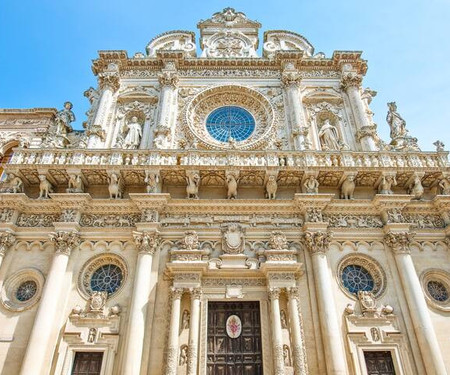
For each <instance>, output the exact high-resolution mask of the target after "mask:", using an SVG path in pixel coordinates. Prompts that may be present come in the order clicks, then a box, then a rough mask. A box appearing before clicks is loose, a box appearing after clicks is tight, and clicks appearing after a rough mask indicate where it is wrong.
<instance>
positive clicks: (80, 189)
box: [66, 173, 84, 193]
mask: <svg viewBox="0 0 450 375" xmlns="http://www.w3.org/2000/svg"><path fill="white" fill-rule="evenodd" d="M66 193H84V183H83V180H82V178H81V174H78V175H77V174H74V173H73V174H71V175H70V176H69V186H68V188H67V189H66Z"/></svg>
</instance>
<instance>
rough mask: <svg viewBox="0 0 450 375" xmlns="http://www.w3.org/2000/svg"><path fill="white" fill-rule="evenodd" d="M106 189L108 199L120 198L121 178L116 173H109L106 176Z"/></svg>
mask: <svg viewBox="0 0 450 375" xmlns="http://www.w3.org/2000/svg"><path fill="white" fill-rule="evenodd" d="M108 182H109V186H108V191H109V198H110V199H120V198H122V193H123V192H122V179H121V177H120V176H119V175H118V174H117V173H111V174H110V175H109V176H108Z"/></svg>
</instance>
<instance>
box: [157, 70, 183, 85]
mask: <svg viewBox="0 0 450 375" xmlns="http://www.w3.org/2000/svg"><path fill="white" fill-rule="evenodd" d="M179 80H180V78H179V76H178V73H177V72H175V71H168V70H166V71H164V72H162V73H160V74H159V75H158V81H159V84H160V85H161V87H164V86H168V87H171V88H172V89H176V88H177V86H178V81H179Z"/></svg>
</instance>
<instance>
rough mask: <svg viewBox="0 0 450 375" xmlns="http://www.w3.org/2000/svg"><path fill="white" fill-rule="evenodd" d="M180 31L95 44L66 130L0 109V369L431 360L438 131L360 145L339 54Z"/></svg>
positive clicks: (359, 73)
mask: <svg viewBox="0 0 450 375" xmlns="http://www.w3.org/2000/svg"><path fill="white" fill-rule="evenodd" d="M198 28H199V30H200V39H199V41H198V42H196V35H195V33H193V32H191V31H171V32H167V33H164V34H161V35H159V36H157V37H155V38H153V39H152V40H151V41H150V42H149V43H148V45H147V47H146V53H145V54H144V53H137V54H135V55H134V56H133V57H129V56H128V54H127V52H126V51H122V50H114V51H100V52H99V56H98V58H97V59H95V60H94V61H93V66H92V69H93V72H94V74H95V75H96V76H97V78H98V87H96V88H89V89H88V90H86V92H85V93H84V95H85V96H86V97H87V98H88V100H89V103H90V106H91V107H90V109H89V111H88V112H87V113H86V119H85V120H83V121H82V122H83V125H84V128H85V129H84V131H78V130H73V128H72V125H73V122H74V120H75V117H74V115H73V112H72V111H73V109H72V105H71V104H70V102H66V103H65V105H64V109H62V110H60V111H57V110H56V109H49V108H47V109H42V108H41V109H40V108H34V109H25V110H11V109H1V110H0V152H1V153H2V154H3V155H7V156H8V158H9V160H7V161H5V163H4V164H3V165H2V167H3V168H4V172H3V173H4V176H3V178H2V180H1V182H0V184H1V186H0V288H1V291H0V298H1V301H0V302H1V304H0V327H1V328H0V348H1V350H0V373H5V374H11V375H15V374H21V375H29V374H34V373H36V374H38V373H39V374H41V373H50V374H57V375H69V374H72V369H73V367H74V366H75V365H76V363H77V361H78V359H77V358H78V357H79V354H78V353H94V354H95V353H98V352H101V353H102V367H101V371H100V372H98V373H99V374H102V375H103V374H104V375H112V374H123V375H144V374H145V375H147V374H149V375H150V374H151V375H165V374H173V375H181V374H183V375H184V374H189V375H194V374H201V375H205V374H217V373H225V372H224V368H225V362H227V363H228V364H230V363H231V366H229V367H228V368H229V369H230V368H231V370H229V371H236V372H231V373H239V372H238V370H234V369H238V368H242V369H243V370H242V372H245V373H251V374H262V373H264V374H277V375H281V374H283V375H284V374H295V375H305V374H311V375H316V374H317V375H319V374H320V375H321V374H342V375H344V374H366V373H368V372H367V363H366V358H369V357H368V356H370V355H373V353H375V354H377V355H380V356H382V359H380V361H381V363H390V364H392V366H393V368H394V369H395V373H396V374H429V375H431V374H446V373H447V372H449V371H450V351H449V348H448V345H446V343H447V341H448V334H449V332H450V320H449V318H450V315H449V314H450V276H449V275H450V267H449V261H448V259H449V258H448V257H449V252H448V248H449V244H450V240H449V238H450V233H449V229H448V226H449V224H450V195H449V194H450V182H449V181H450V166H449V163H448V160H447V156H448V153H447V152H446V151H445V150H444V145H443V144H442V142H439V141H437V142H436V143H435V146H436V151H433V152H429V151H421V150H420V149H419V148H418V147H417V139H415V138H414V137H412V136H411V135H409V132H408V130H407V122H406V121H405V119H403V118H402V117H401V115H400V114H399V113H398V111H397V107H396V105H395V102H392V103H389V104H388V109H389V111H388V114H387V119H386V120H387V124H386V125H385V126H389V127H390V129H391V141H389V142H384V141H383V140H382V139H380V137H379V136H378V134H377V125H376V124H375V123H374V122H373V119H372V112H371V110H370V103H371V101H372V99H373V97H375V95H376V92H375V91H373V90H371V89H369V88H366V87H364V75H365V73H366V70H367V62H366V61H365V60H364V59H363V58H362V57H361V53H360V52H354V51H335V52H334V53H333V55H332V56H330V57H327V56H325V55H324V54H323V53H321V52H318V53H316V52H315V51H314V47H313V46H312V45H311V44H310V43H309V42H308V40H307V39H306V38H304V37H303V36H301V35H299V34H297V33H294V32H290V31H284V30H269V31H266V32H265V33H264V39H263V41H262V43H263V47H262V56H259V55H258V43H259V40H258V32H259V29H260V28H261V25H260V24H259V23H258V22H256V21H252V20H251V19H249V18H248V17H247V16H246V15H245V14H243V13H241V12H238V11H236V10H235V9H232V8H226V9H224V10H223V11H221V12H218V13H215V14H214V15H213V16H212V17H211V18H210V19H207V20H202V21H200V22H199V24H198ZM197 46H199V47H200V49H201V52H200V54H199V55H197ZM19 140H20V141H19ZM248 327H251V329H250V328H248ZM230 348H232V350H231V349H230ZM2 353H3V354H2ZM380 353H381V354H380ZM380 358H381V357H380ZM225 359H226V360H225ZM383 361H384V362H383ZM163 364H164V365H163ZM244 370H245V371H244ZM228 373H230V372H228ZM393 373H394V372H392V374H393Z"/></svg>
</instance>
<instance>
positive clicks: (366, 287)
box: [342, 265, 374, 294]
mask: <svg viewBox="0 0 450 375" xmlns="http://www.w3.org/2000/svg"><path fill="white" fill-rule="evenodd" d="M342 282H343V284H344V286H345V287H346V288H347V289H348V291H349V292H350V293H353V294H358V292H359V291H365V292H371V291H372V290H373V287H374V282H373V278H372V275H371V274H370V273H369V271H367V270H366V269H365V268H364V267H361V266H357V265H350V266H347V267H345V268H344V269H343V270H342Z"/></svg>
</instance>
